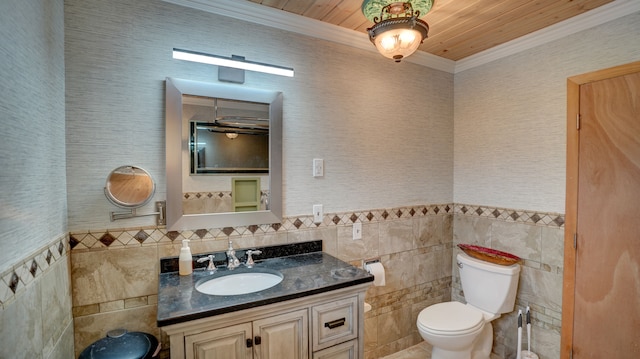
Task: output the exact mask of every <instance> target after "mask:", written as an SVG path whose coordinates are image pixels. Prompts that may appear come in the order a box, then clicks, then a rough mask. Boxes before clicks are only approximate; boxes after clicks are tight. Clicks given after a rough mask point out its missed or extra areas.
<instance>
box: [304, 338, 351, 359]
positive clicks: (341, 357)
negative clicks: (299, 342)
mask: <svg viewBox="0 0 640 359" xmlns="http://www.w3.org/2000/svg"><path fill="white" fill-rule="evenodd" d="M313 359H358V340H357V339H356V340H352V341H349V342H346V343H342V344H338V345H334V346H332V347H331V348H327V349H323V350H320V351H318V352H315V353H313Z"/></svg>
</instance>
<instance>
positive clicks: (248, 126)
mask: <svg viewBox="0 0 640 359" xmlns="http://www.w3.org/2000/svg"><path fill="white" fill-rule="evenodd" d="M182 101H183V106H182V108H183V117H188V119H189V129H190V130H189V133H190V141H189V150H190V160H191V166H190V173H191V174H219V173H268V172H269V104H268V103H255V102H249V101H233V100H227V99H220V98H210V97H197V96H190V95H183V98H182Z"/></svg>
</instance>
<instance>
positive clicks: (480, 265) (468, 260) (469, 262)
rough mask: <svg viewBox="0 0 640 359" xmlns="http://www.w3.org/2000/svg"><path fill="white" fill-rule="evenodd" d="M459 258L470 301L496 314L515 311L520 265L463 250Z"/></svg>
mask: <svg viewBox="0 0 640 359" xmlns="http://www.w3.org/2000/svg"><path fill="white" fill-rule="evenodd" d="M456 259H457V262H458V268H459V272H460V281H461V282H462V290H463V291H464V297H465V300H466V301H467V303H468V304H471V305H473V306H474V307H477V308H478V309H482V310H484V311H485V312H489V313H494V314H502V313H509V312H512V311H513V308H514V305H515V302H516V292H517V290H518V280H519V278H520V265H519V264H512V265H510V266H503V265H498V264H493V263H489V262H486V261H482V260H479V259H475V258H472V257H469V256H468V255H466V254H464V253H459V254H458V255H457V257H456Z"/></svg>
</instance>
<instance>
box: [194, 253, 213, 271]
mask: <svg viewBox="0 0 640 359" xmlns="http://www.w3.org/2000/svg"><path fill="white" fill-rule="evenodd" d="M206 261H209V265H207V270H208V271H211V272H215V271H216V270H217V269H218V268H216V265H215V264H214V263H213V254H209V255H208V256H206V257H202V258H198V263H202V262H206Z"/></svg>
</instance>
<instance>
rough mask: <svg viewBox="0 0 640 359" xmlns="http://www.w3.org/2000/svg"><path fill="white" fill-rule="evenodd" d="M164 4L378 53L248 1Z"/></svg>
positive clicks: (344, 33)
mask: <svg viewBox="0 0 640 359" xmlns="http://www.w3.org/2000/svg"><path fill="white" fill-rule="evenodd" d="M163 1H164V2H168V3H172V4H176V5H181V6H186V7H190V8H193V9H197V10H202V11H206V12H210V13H214V14H218V15H222V16H226V17H230V18H234V19H238V20H242V21H248V22H251V23H254V24H259V25H264V26H269V27H273V28H276V29H280V30H285V31H290V32H294V33H298V34H302V35H306V36H310V37H314V38H318V39H322V40H327V41H331V42H335V43H339V44H342V45H347V46H351V47H355V48H357V49H360V50H365V51H369V52H375V53H378V51H377V50H376V48H375V46H373V45H372V44H371V42H370V41H369V36H367V34H365V33H362V32H359V31H355V30H349V29H346V28H343V27H340V26H337V25H333V24H329V23H325V22H322V21H319V20H315V19H310V18H307V17H304V16H301V15H297V14H292V13H288V12H286V11H282V10H278V9H274V8H270V7H268V6H264V5H258V4H256V3H253V2H251V1H238V0H163ZM402 62H411V63H414V64H417V65H421V66H427V67H430V68H433V69H436V70H440V71H446V72H449V73H453V72H454V70H455V61H452V60H449V59H445V58H442V57H439V56H435V55H432V54H429V53H426V52H416V53H414V54H413V55H411V56H410V57H407V58H406V59H403V60H402Z"/></svg>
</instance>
